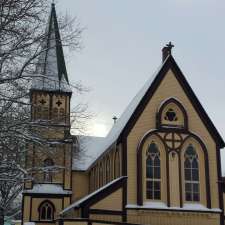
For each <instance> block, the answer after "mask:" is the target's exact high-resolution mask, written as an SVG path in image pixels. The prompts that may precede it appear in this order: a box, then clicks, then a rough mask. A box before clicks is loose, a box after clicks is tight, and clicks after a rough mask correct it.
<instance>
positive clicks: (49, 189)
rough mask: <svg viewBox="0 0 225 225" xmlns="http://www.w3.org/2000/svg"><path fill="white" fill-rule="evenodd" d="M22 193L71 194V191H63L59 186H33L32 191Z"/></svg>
mask: <svg viewBox="0 0 225 225" xmlns="http://www.w3.org/2000/svg"><path fill="white" fill-rule="evenodd" d="M23 193H32V194H62V195H64V194H72V192H71V191H67V190H63V187H62V186H61V185H59V184H35V185H34V186H33V188H32V189H30V190H24V191H23Z"/></svg>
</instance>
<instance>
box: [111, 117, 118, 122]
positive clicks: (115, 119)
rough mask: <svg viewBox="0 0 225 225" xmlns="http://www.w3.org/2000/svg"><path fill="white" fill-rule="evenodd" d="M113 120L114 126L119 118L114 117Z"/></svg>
mask: <svg viewBox="0 0 225 225" xmlns="http://www.w3.org/2000/svg"><path fill="white" fill-rule="evenodd" d="M112 119H113V120H114V124H115V123H116V121H117V119H118V118H117V117H116V116H114V117H113V118H112Z"/></svg>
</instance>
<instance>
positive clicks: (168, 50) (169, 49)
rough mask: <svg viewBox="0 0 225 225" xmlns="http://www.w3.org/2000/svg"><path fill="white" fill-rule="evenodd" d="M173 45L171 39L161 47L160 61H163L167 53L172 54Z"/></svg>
mask: <svg viewBox="0 0 225 225" xmlns="http://www.w3.org/2000/svg"><path fill="white" fill-rule="evenodd" d="M173 47H174V45H173V44H172V42H171V41H170V42H169V43H168V44H167V45H166V46H165V47H163V49H162V61H163V62H164V61H165V59H166V58H167V57H168V56H169V55H171V54H172V48H173Z"/></svg>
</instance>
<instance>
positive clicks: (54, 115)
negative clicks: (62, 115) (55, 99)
mask: <svg viewBox="0 0 225 225" xmlns="http://www.w3.org/2000/svg"><path fill="white" fill-rule="evenodd" d="M52 118H53V120H54V121H58V108H56V107H54V108H53V110H52Z"/></svg>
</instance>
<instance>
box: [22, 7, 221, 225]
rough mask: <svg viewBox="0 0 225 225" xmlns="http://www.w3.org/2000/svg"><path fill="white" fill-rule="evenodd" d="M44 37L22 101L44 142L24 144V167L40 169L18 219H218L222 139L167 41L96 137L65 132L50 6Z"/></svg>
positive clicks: (198, 223)
mask: <svg viewBox="0 0 225 225" xmlns="http://www.w3.org/2000/svg"><path fill="white" fill-rule="evenodd" d="M45 44H46V46H48V50H47V51H44V52H43V54H41V55H40V59H39V62H38V65H37V71H36V72H37V74H41V75H44V76H40V77H39V78H35V79H34V80H33V83H32V87H31V89H30V96H31V97H30V99H31V104H32V115H31V120H32V122H33V123H34V124H37V127H38V129H39V130H40V133H42V134H43V136H44V137H46V138H48V140H49V142H48V143H49V144H48V145H46V148H45V151H44V152H43V151H41V150H40V149H39V147H38V146H37V145H34V144H29V146H28V147H29V151H28V154H27V156H26V166H27V168H40V167H43V168H46V169H44V170H43V171H41V172H40V171H39V170H37V172H33V173H32V176H33V178H34V179H33V180H32V181H29V182H27V183H26V184H25V186H24V190H23V201H22V224H24V225H25V224H30V223H32V224H37V225H46V224H59V225H104V224H112V225H113V224H121V225H122V224H148V225H219V224H220V225H222V224H224V218H225V217H224V198H223V192H224V189H225V188H224V186H223V183H222V181H223V179H222V177H221V162H220V149H221V148H223V147H224V146H225V143H224V141H223V139H222V137H221V136H220V134H219V133H218V131H217V129H216V128H215V126H214V125H213V123H212V121H211V120H210V118H209V117H208V115H207V113H206V111H205V110H204V108H203V107H202V105H201V103H200V102H199V100H198V98H197V97H196V95H195V94H194V92H193V90H192V88H191V87H190V85H189V84H188V82H187V80H186V79H185V76H184V74H183V73H182V71H181V70H180V68H179V66H178V65H177V63H176V61H175V59H174V58H173V56H172V54H171V49H172V47H173V46H172V45H171V43H170V44H168V45H167V46H166V47H164V48H163V50H162V55H163V57H162V59H163V60H162V63H161V65H160V67H159V68H158V70H157V71H156V72H155V73H154V74H153V76H152V77H150V78H149V80H147V82H146V83H145V84H144V86H143V87H142V89H141V90H140V91H139V92H138V93H137V95H136V96H135V97H134V98H133V100H132V101H131V102H130V103H129V104H128V106H127V108H126V110H125V111H124V113H123V114H122V115H121V117H120V118H119V119H118V120H117V121H116V123H115V124H114V126H113V127H112V129H111V131H110V132H109V133H108V135H107V136H106V137H105V138H100V137H88V136H72V135H71V134H70V101H71V96H72V91H71V88H70V84H69V79H68V75H67V71H66V65H65V60H64V56H63V48H62V45H61V40H60V33H59V29H58V23H57V16H56V11H55V6H54V4H52V9H51V14H50V19H49V24H48V38H47V39H46V43H45ZM46 46H44V47H46ZM128 82H129V81H128ZM74 146H75V147H74ZM74 148H75V150H74ZM84 149H85V150H84ZM56 166H57V168H58V167H60V168H61V169H58V170H56V171H54V172H53V171H52V169H56V168H55V167H56ZM49 168H50V169H49ZM32 171H35V170H32Z"/></svg>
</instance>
